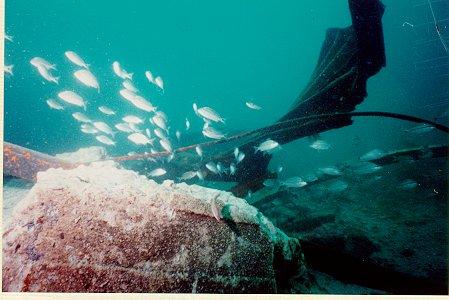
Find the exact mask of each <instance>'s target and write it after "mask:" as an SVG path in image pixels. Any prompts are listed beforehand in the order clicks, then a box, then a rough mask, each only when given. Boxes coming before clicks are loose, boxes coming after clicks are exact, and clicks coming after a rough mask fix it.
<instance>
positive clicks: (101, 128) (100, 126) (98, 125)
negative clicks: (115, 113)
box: [92, 122, 115, 136]
mask: <svg viewBox="0 0 449 300" xmlns="http://www.w3.org/2000/svg"><path fill="white" fill-rule="evenodd" d="M92 124H93V125H94V127H95V128H97V129H98V130H99V131H101V132H104V133H106V134H109V135H112V136H114V135H115V132H114V131H112V129H111V127H109V125H108V124H106V123H105V122H93V123H92Z"/></svg>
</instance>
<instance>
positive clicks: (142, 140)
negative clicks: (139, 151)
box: [128, 132, 152, 145]
mask: <svg viewBox="0 0 449 300" xmlns="http://www.w3.org/2000/svg"><path fill="white" fill-rule="evenodd" d="M128 140H130V141H131V142H133V143H134V144H136V145H146V144H152V140H150V139H149V138H148V137H147V136H146V135H144V134H142V133H139V132H134V133H131V134H130V135H128Z"/></svg>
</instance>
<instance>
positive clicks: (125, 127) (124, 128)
mask: <svg viewBox="0 0 449 300" xmlns="http://www.w3.org/2000/svg"><path fill="white" fill-rule="evenodd" d="M114 127H115V128H117V129H118V130H120V131H122V132H126V133H131V132H133V131H134V130H132V128H131V127H129V125H128V123H118V124H115V125H114Z"/></svg>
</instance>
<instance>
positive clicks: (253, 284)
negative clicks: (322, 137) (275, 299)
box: [3, 162, 308, 293]
mask: <svg viewBox="0 0 449 300" xmlns="http://www.w3.org/2000/svg"><path fill="white" fill-rule="evenodd" d="M212 207H216V208H217V210H218V214H217V211H215V214H214V212H213V209H212ZM307 284H308V281H307V274H306V269H305V267H304V262H303V256H302V252H301V248H300V245H299V242H298V241H297V240H296V239H292V238H289V237H288V236H286V235H285V234H284V233H282V232H281V231H280V230H279V229H277V228H276V227H274V226H273V224H272V223H271V222H270V221H269V220H268V219H266V218H265V217H264V216H263V215H262V214H261V213H260V212H259V211H258V210H257V209H255V208H254V207H252V206H250V205H249V204H247V203H246V202H245V200H242V199H239V198H236V197H234V196H232V194H230V193H227V192H222V191H217V190H213V189H207V188H203V187H200V186H196V185H191V186H189V185H187V184H183V183H181V184H175V183H173V182H172V181H165V182H164V183H163V184H157V183H156V182H154V181H152V180H148V179H147V178H145V177H143V176H139V175H138V174H136V173H135V172H132V171H129V170H124V169H119V168H117V166H116V165H115V164H114V163H113V162H102V163H92V164H91V165H89V166H79V167H77V168H76V169H73V170H62V169H49V170H48V171H46V172H41V173H38V176H37V183H36V184H35V186H34V187H33V188H32V189H31V190H30V192H29V193H28V195H27V196H26V198H25V199H24V200H23V201H21V203H20V204H19V205H18V206H17V207H16V208H15V211H14V212H13V216H12V221H11V222H10V225H9V226H8V227H7V228H6V229H5V232H4V235H3V290H4V291H45V292H210V293H232V292H234V293H242V292H243V293H249V292H250V293H274V292H292V291H293V292H300V291H301V290H298V286H300V287H304V289H305V288H306V286H307ZM294 287H295V288H294ZM303 291H304V290H303Z"/></svg>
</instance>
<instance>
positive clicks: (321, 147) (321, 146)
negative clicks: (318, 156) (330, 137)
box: [310, 140, 331, 150]
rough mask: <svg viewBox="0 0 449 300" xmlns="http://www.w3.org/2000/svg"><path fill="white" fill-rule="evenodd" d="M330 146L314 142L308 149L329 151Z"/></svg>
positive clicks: (318, 141) (321, 141)
mask: <svg viewBox="0 0 449 300" xmlns="http://www.w3.org/2000/svg"><path fill="white" fill-rule="evenodd" d="M330 147H331V145H330V144H329V143H328V142H326V141H323V140H316V141H314V142H313V143H312V144H311V145H310V148H313V149H315V150H329V149H330Z"/></svg>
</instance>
